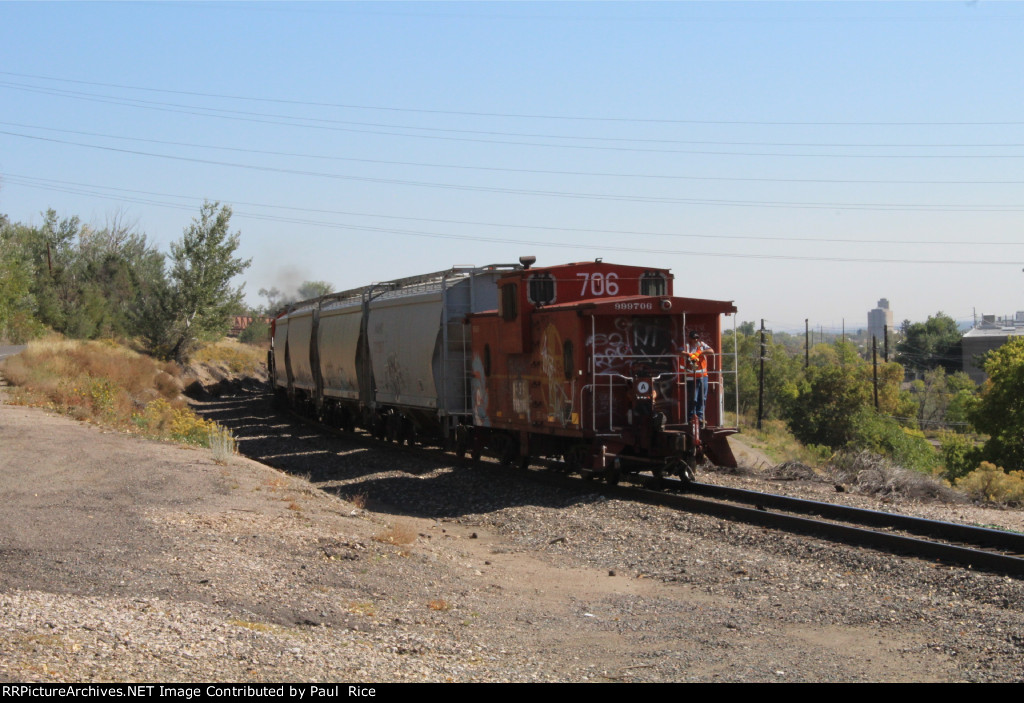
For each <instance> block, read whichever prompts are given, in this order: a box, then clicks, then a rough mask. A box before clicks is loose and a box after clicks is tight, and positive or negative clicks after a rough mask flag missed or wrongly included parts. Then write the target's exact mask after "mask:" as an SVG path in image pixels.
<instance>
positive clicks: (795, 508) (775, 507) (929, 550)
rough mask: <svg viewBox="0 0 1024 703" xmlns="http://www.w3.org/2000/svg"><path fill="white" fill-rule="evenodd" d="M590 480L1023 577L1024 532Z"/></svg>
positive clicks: (701, 510) (542, 474) (617, 492)
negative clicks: (956, 542)
mask: <svg viewBox="0 0 1024 703" xmlns="http://www.w3.org/2000/svg"><path fill="white" fill-rule="evenodd" d="M285 412H286V413H287V414H289V415H291V416H292V417H294V418H295V419H297V420H299V421H301V422H303V423H305V424H307V425H311V426H315V427H317V428H319V429H322V430H326V431H327V432H328V433H330V434H336V435H339V436H344V437H346V438H349V439H357V440H362V443H365V444H367V445H376V446H383V447H387V448H389V449H391V450H392V451H394V450H399V451H400V452H402V453H409V452H410V451H411V450H412V448H411V447H403V446H402V445H396V444H392V443H387V442H381V441H379V440H375V439H373V438H371V437H369V436H368V435H361V433H346V432H343V431H341V430H339V429H337V428H333V427H331V426H329V425H326V424H324V423H321V422H318V421H316V420H313V419H311V418H309V417H305V416H303V415H301V414H299V413H296V412H294V411H291V410H288V411H285ZM416 451H418V452H419V453H427V454H438V455H447V456H450V454H448V453H447V452H445V451H444V450H443V449H440V448H437V449H425V448H419V449H417V450H416ZM536 463H537V464H540V465H545V466H547V467H548V468H547V470H544V471H529V472H525V471H522V472H520V473H521V474H524V475H525V474H527V473H528V474H529V475H530V476H531V478H533V479H534V480H539V481H541V482H543V483H546V484H548V485H552V486H559V487H563V488H574V489H579V488H580V483H581V482H583V479H576V478H569V477H568V476H566V475H565V473H564V472H563V471H561V470H559V469H558V468H554V467H555V465H556V464H557V462H536ZM494 470H499V468H498V466H497V464H495V466H494ZM592 485H593V487H594V488H598V487H600V490H601V492H603V493H605V494H606V495H610V496H615V497H621V498H626V499H629V500H633V501H635V502H638V503H646V504H648V505H664V506H668V507H672V508H677V509H680V510H685V511H687V512H690V513H695V514H700V515H710V516H712V517H718V518H722V519H726V520H732V521H735V522H742V523H745V524H751V525H758V526H762V527H768V528H772V529H779V530H785V531H787V532H792V533H797V534H804V535H808V536H812V537H818V538H822V539H827V540H829V541H833V542H837V543H841V544H847V545H850V546H855V547H867V548H871V549H876V550H879V551H883V552H888V553H896V554H903V555H905V556H910V557H917V558H925V559H934V560H936V561H940V562H943V563H946V564H954V565H959V566H966V567H968V568H971V569H977V570H986V571H993V572H997V573H1001V574H1007V575H1013V576H1019V577H1024V557H1022V556H1019V555H1021V554H1024V535H1020V534H1016V533H1013V532H1004V531H1001V530H992V529H989V528H983V527H973V526H970V525H960V524H957V523H950V522H941V521H935V520H927V519H925V518H915V517H911V516H909V515H900V514H898V513H886V512H882V511H877V510H866V509H862V508H854V507H851V506H847V505H837V504H835V503H823V502H819V501H812V500H806V499H803V498H791V497H789V496H782V495H778V494H773V493H760V492H757V491H750V490H745V489H740V488H727V487H725V486H715V485H712V484H707V483H690V484H685V483H684V482H682V481H672V480H668V479H663V481H662V485H668V486H674V487H676V488H678V489H679V490H683V491H687V493H680V492H666V491H663V490H652V489H650V488H642V487H634V486H621V485H616V486H612V485H608V484H592ZM693 494H699V495H693ZM724 501H734V502H724ZM737 502H738V503H747V504H749V505H753V506H754V507H747V506H745V505H737V504H736V503H737ZM780 510H785V511H790V512H800V513H808V514H816V515H819V516H821V517H822V518H827V519H821V520H816V519H813V518H808V517H800V516H798V515H791V514H788V513H786V512H773V511H780ZM829 520H845V521H847V522H852V523H857V524H854V525H850V524H838V523H836V522H829ZM858 525H860V526H858ZM864 525H870V526H873V527H879V528H883V529H899V530H904V531H907V532H913V533H915V534H918V535H922V536H927V537H937V538H942V539H952V540H958V541H960V542H967V543H970V544H972V545H974V546H973V547H968V546H964V545H962V544H951V543H948V542H935V541H931V540H928V539H921V538H920V537H911V536H907V535H902V534H894V533H892V532H880V531H877V530H871V529H866V528H865V527H864ZM978 546H985V547H991V548H999V549H1004V550H1007V551H1011V552H1014V553H1015V554H1008V553H1005V552H998V551H991V550H990V549H978V548H977V547H978Z"/></svg>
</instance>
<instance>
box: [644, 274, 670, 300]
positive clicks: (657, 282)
mask: <svg viewBox="0 0 1024 703" xmlns="http://www.w3.org/2000/svg"><path fill="white" fill-rule="evenodd" d="M667 292H668V281H666V280H665V274H663V273H658V272H656V271H648V272H647V273H645V274H644V275H643V276H641V277H640V295H665V294H666V293H667Z"/></svg>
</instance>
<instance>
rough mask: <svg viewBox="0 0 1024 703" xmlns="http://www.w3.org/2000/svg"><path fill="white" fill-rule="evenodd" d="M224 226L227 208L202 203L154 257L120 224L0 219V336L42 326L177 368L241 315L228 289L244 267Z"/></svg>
mask: <svg viewBox="0 0 1024 703" xmlns="http://www.w3.org/2000/svg"><path fill="white" fill-rule="evenodd" d="M230 220H231V208H230V207H229V206H227V205H223V206H222V205H220V204H219V203H211V202H205V203H204V204H203V206H202V207H201V208H200V212H199V215H198V216H196V217H195V218H194V219H193V220H192V222H191V224H190V225H189V226H188V227H186V228H185V230H184V232H183V234H182V237H181V238H180V239H179V240H177V241H175V242H173V243H172V244H171V246H170V252H169V253H167V254H164V253H161V252H160V251H159V250H158V249H157V248H156V246H155V245H154V244H153V243H152V242H151V241H150V240H149V239H148V238H147V236H146V235H145V234H144V233H142V232H140V231H138V229H137V226H136V225H135V224H133V223H128V222H126V221H125V220H124V219H123V218H122V217H114V218H112V219H111V220H110V221H108V223H107V224H106V226H104V227H101V228H95V227H92V226H89V225H86V224H83V223H82V222H81V220H80V219H79V218H78V217H66V218H60V217H58V216H57V213H56V212H55V211H54V210H48V211H47V212H46V213H45V214H44V215H43V222H42V224H40V225H27V224H23V223H17V222H11V221H10V219H9V218H8V217H7V216H4V215H0V339H7V340H9V341H13V342H21V341H25V340H27V339H30V338H32V337H35V336H38V335H39V334H41V333H43V332H44V331H45V330H47V329H49V330H54V331H56V332H59V333H61V334H64V335H66V336H68V337H73V338H78V339H97V338H122V339H138V340H141V342H142V343H143V345H144V347H145V348H146V349H147V350H148V351H150V352H151V353H152V354H154V355H155V356H158V357H161V358H167V359H174V360H176V361H178V362H184V361H186V360H187V359H188V357H189V355H190V354H191V353H192V352H193V351H194V350H195V348H196V347H197V345H198V343H199V342H200V341H203V340H206V339H216V338H219V337H221V336H223V335H224V334H225V333H226V332H227V330H228V329H229V326H230V318H231V316H232V315H233V314H237V313H238V312H240V311H241V310H242V287H241V286H238V287H236V286H234V285H233V283H232V282H233V280H234V278H235V277H236V276H238V275H239V274H241V273H242V272H244V271H245V270H246V269H247V268H248V266H249V263H250V261H249V260H248V259H241V258H240V257H238V256H237V255H236V253H237V250H238V247H239V242H240V236H241V235H240V233H238V232H234V233H232V232H231V231H230Z"/></svg>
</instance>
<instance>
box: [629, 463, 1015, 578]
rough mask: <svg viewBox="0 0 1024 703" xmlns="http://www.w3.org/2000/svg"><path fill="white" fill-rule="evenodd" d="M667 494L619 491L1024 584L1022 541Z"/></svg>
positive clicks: (931, 523)
mask: <svg viewBox="0 0 1024 703" xmlns="http://www.w3.org/2000/svg"><path fill="white" fill-rule="evenodd" d="M664 483H666V484H668V483H669V482H667V481H665V482H664ZM666 488H668V490H669V491H671V492H663V491H652V490H650V489H648V488H638V487H631V486H623V487H622V490H623V491H624V494H625V495H627V496H629V497H631V498H632V499H634V500H638V501H643V502H647V503H652V504H662V505H668V506H670V507H674V508H678V509H682V510H686V511H688V512H693V513H700V514H703V515H713V516H715V517H720V518H724V519H728V520H735V521H738V522H744V523H747V524H754V525H762V526H764V527H770V528H775V529H782V530H786V531H787V532H797V533H801V534H806V535H812V536H815V537H820V538H823V539H828V540H831V541H835V542H841V543H843V544H848V545H852V546H858V547H868V548H871V549H877V550H880V551H885V552H892V553H897V554H905V555H908V556H914V557H919V558H922V559H933V560H938V561H941V562H944V563H947V564H956V565H959V566H966V567H969V568H972V569H980V570H985V571H994V572H998V573H1002V574H1008V575H1014V576H1024V534H1019V533H1015V532H1007V531H1004V530H993V529H990V528H985V527H974V526H971V525H961V524H958V523H952V522H943V521H939V520H928V519H925V518H917V517H911V516H909V515H901V514H899V513H887V512H882V511H878V510H866V509H863V508H854V507H851V506H848V505H839V504H836V503H823V502H819V501H813V500H805V499H802V498H792V497H789V496H782V495H776V494H772V493H760V492H757V491H749V490H744V489H740V488H728V487H725V486H715V485H712V484H707V483H691V484H684V483H683V482H672V485H667V486H666Z"/></svg>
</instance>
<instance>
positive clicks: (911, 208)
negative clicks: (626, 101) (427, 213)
mask: <svg viewBox="0 0 1024 703" xmlns="http://www.w3.org/2000/svg"><path fill="white" fill-rule="evenodd" d="M0 134H6V135H8V136H12V137H20V138H23V139H32V140H36V141H42V142H50V143H54V144H65V145H71V146H79V147H83V148H86V149H97V150H100V151H110V152H116V153H121V154H131V155H134V156H148V157H152V158H159V159H169V160H172V161H183V162H189V163H201V164H209V165H213V166H226V167H230V168H242V169H248V170H252V171H266V172H273V173H288V174H292V175H299V176H310V177H315V178H331V179H336V180H345V181H356V182H361V183H381V184H387V185H405V186H413V187H420V188H438V189H442V190H463V191H470V192H482V193H505V194H510V195H528V196H541V197H550V198H574V199H582V200H607V201H621V202H640V203H664V204H676V205H713V206H729V207H746V208H751V207H754V208H756V207H763V208H794V209H807V210H879V211H892V210H897V211H907V212H1019V211H1022V210H1024V205H950V204H948V203H946V204H943V205H930V204H923V203H837V202H823V203H814V202H783V201H768V200H763V201H757V200H725V199H712V198H672V197H665V196H653V195H622V194H611V193H583V192H575V191H554V190H541V189H528V188H502V187H497V186H483V185H469V184H458V183H438V182H431V181H415V180H409V179H398V178H376V177H370V176H352V175H346V174H340V173H326V172H323V171H308V170H304V169H291V168H281V167H275V166H261V165H258V164H243V163H235V162H230V161H217V160H214V159H199V158H194V157H187V156H176V155H172V154H156V153H153V152H147V151H138V150H135V149H121V148H118V147H111V146H101V145H96V144H85V143H82V142H73V141H69V140H65V139H54V138H51V137H40V136H35V135H31V134H21V133H18V132H10V131H6V130H0Z"/></svg>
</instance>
